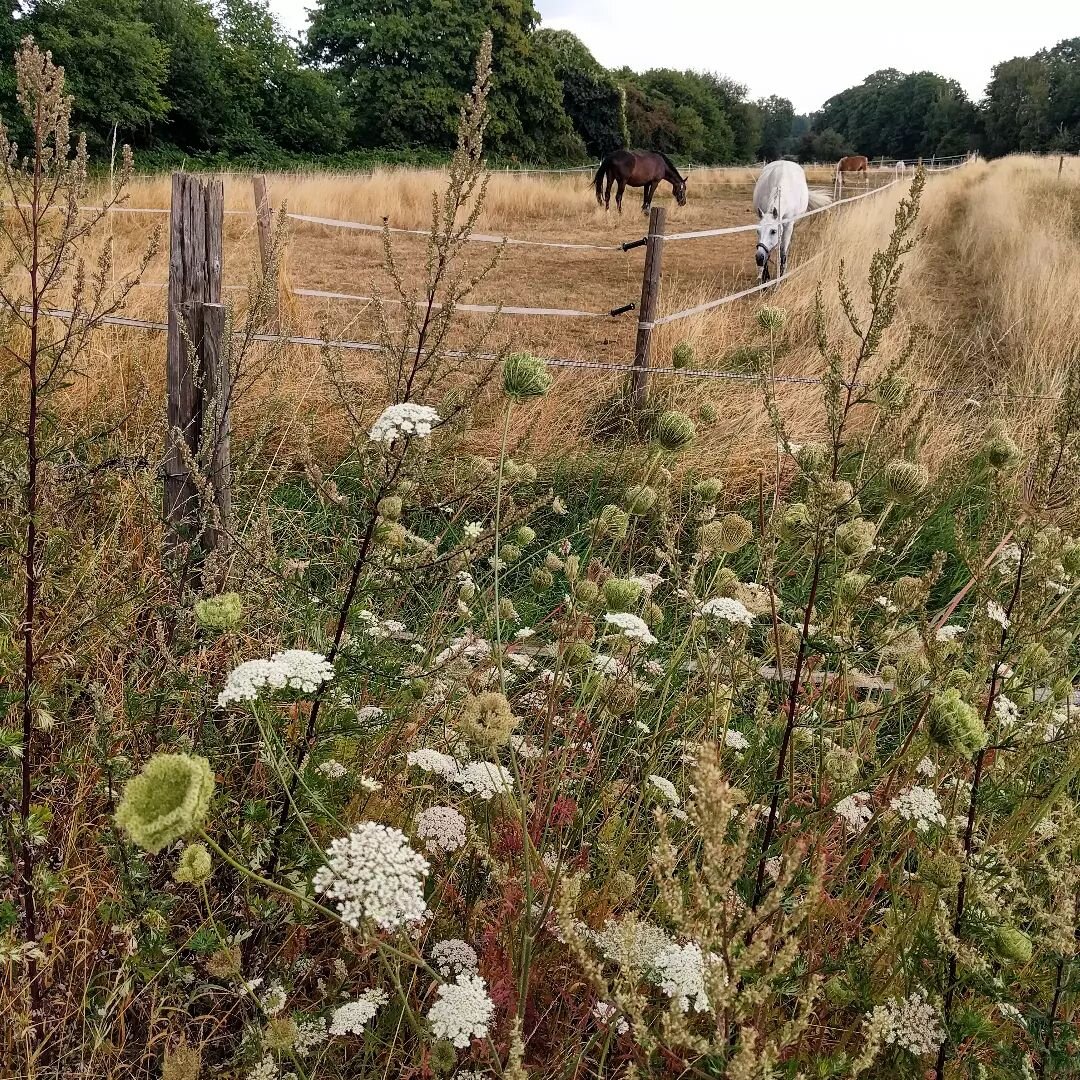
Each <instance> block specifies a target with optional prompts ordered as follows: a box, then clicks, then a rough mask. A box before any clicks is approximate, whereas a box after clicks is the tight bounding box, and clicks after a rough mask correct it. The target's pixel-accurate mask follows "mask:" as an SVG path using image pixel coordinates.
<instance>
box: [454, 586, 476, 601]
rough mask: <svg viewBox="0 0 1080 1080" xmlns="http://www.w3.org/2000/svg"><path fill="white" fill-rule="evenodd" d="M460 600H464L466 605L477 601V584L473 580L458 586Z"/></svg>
mask: <svg viewBox="0 0 1080 1080" xmlns="http://www.w3.org/2000/svg"><path fill="white" fill-rule="evenodd" d="M458 599H459V600H464V601H465V603H466V604H471V603H472V602H473V600H475V599H476V582H474V581H472V580H469V581H463V582H462V583H461V584H460V585H459V586H458Z"/></svg>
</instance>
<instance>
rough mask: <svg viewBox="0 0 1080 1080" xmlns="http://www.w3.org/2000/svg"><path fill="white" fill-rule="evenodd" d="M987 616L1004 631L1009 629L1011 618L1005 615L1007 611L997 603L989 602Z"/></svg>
mask: <svg viewBox="0 0 1080 1080" xmlns="http://www.w3.org/2000/svg"><path fill="white" fill-rule="evenodd" d="M986 614H987V615H988V616H989V617H990V619H991V621H993V622H996V623H997V624H998V625H999V626H1000V627H1001V629H1002V630H1008V629H1009V625H1010V623H1009V616H1008V615H1007V614H1006V613H1005V609H1004V608H1003V607H1002V606H1001V605H1000V604H999V603H997V602H996V601H994V600H990V601H988V603H987V605H986Z"/></svg>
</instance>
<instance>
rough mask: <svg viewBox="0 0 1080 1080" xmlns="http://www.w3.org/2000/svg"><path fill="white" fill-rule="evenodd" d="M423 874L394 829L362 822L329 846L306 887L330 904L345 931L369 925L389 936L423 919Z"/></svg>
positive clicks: (423, 866) (424, 864)
mask: <svg viewBox="0 0 1080 1080" xmlns="http://www.w3.org/2000/svg"><path fill="white" fill-rule="evenodd" d="M429 869H430V867H429V865H428V861H427V859H425V858H424V857H423V856H422V855H420V854H418V853H417V852H415V851H413V849H412V848H411V847H409V841H408V838H407V837H406V836H405V834H404V833H403V832H401V831H400V830H399V829H394V828H391V827H389V826H387V825H380V824H379V823H378V822H374V821H364V822H361V823H360V824H359V825H357V826H356V828H354V829H353V831H352V832H351V833H349V835H348V836H342V837H338V838H337V839H336V840H334V841H332V843H331V844H330V847H329V848H328V849H327V851H326V865H325V866H323V867H321V868H320V869H319V870H318V871H317V872H316V874H315V878H314V880H313V882H312V884H313V886H314V888H315V891H316V892H317V893H324V894H325V895H326V897H327V898H328V899H330V900H332V901H334V902H335V904H336V906H337V909H338V912H339V913H340V915H341V918H342V921H343V922H344V923H346V924H347V925H348V926H352V927H354V928H358V927H359V926H360V923H361V921H362V920H364V919H370V920H371V921H372V922H374V923H375V925H376V926H379V927H381V928H382V929H383V930H392V929H394V928H395V927H399V926H404V925H405V924H407V923H412V922H419V921H420V920H422V919H424V918H425V917H426V916H427V915H428V910H427V905H426V904H425V903H424V879H425V878H426V877H427V873H428V870H429Z"/></svg>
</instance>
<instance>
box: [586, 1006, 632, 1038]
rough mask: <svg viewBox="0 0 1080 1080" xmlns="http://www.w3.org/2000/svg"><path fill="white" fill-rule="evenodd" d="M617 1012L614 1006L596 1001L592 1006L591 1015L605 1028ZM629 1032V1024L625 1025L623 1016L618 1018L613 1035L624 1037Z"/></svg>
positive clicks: (625, 1021)
mask: <svg viewBox="0 0 1080 1080" xmlns="http://www.w3.org/2000/svg"><path fill="white" fill-rule="evenodd" d="M618 1011H619V1010H618V1009H617V1008H615V1006H614V1005H612V1004H610V1003H609V1002H607V1001H598V1002H597V1003H596V1004H595V1005H594V1006H593V1010H592V1014H593V1016H595V1017H596V1019H597V1020H598V1021H599V1022H600V1023H601V1024H603V1025H604V1026H605V1027H607V1026H608V1025H609V1024H611V1021H612V1019H613V1018H614V1016H615V1014H616V1013H617V1012H618ZM629 1030H630V1025H629V1023H627V1020H626V1017H625V1016H620V1017H619V1019H618V1020H616V1021H615V1024H614V1031H615V1034H616V1035H625V1034H626V1033H627V1032H628V1031H629Z"/></svg>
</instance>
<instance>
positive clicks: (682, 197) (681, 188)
mask: <svg viewBox="0 0 1080 1080" xmlns="http://www.w3.org/2000/svg"><path fill="white" fill-rule="evenodd" d="M671 190H672V191H673V192H674V193H675V201H676V202H677V203H678V204H679V205H680V206H685V205H686V177H685V176H680V177H679V178H678V179H677V180H676V181H675V182H674V183H673V184H672V185H671Z"/></svg>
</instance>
